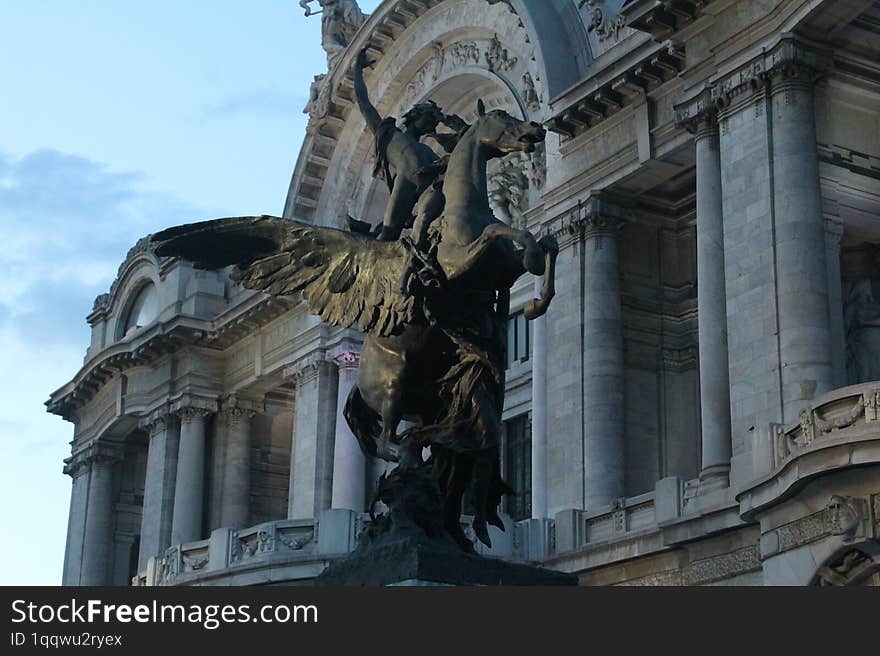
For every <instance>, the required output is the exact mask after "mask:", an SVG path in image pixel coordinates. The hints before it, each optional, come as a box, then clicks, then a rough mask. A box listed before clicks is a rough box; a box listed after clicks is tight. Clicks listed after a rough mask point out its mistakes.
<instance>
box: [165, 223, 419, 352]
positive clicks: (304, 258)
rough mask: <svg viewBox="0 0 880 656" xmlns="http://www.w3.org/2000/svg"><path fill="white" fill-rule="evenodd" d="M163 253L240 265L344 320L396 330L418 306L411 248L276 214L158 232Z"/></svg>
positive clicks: (267, 286)
mask: <svg viewBox="0 0 880 656" xmlns="http://www.w3.org/2000/svg"><path fill="white" fill-rule="evenodd" d="M152 241H153V242H154V243H156V253H157V254H158V255H162V256H179V257H183V258H185V259H187V260H191V261H192V262H193V263H194V264H195V265H196V266H197V267H200V268H208V269H217V268H221V267H224V266H229V265H235V267H234V268H233V270H232V274H231V277H232V279H233V280H236V281H240V282H241V283H242V285H244V286H245V287H247V288H249V289H255V290H259V291H263V292H266V293H267V294H271V295H273V296H287V295H291V294H295V293H297V292H300V291H301V292H303V293H304V295H305V298H306V299H307V300H308V303H309V307H310V309H311V311H312V312H314V313H315V314H317V315H320V317H321V318H322V319H324V320H325V321H327V322H329V323H331V324H334V325H337V326H342V327H350V326H356V327H357V328H358V329H359V330H361V331H363V332H372V333H375V334H378V335H382V336H389V335H392V334H395V333H397V332H399V329H400V328H401V327H402V326H403V325H405V324H407V323H409V322H411V321H412V320H413V319H414V317H415V316H416V315H417V313H419V308H418V307H417V302H416V299H415V298H414V297H412V296H406V295H404V294H403V293H402V292H401V290H400V285H401V280H402V279H403V273H404V270H405V268H406V266H407V262H408V256H407V251H406V249H405V248H404V246H403V245H402V244H401V243H400V242H379V241H375V240H374V239H371V238H369V237H368V236H365V235H359V234H355V233H351V232H344V231H342V230H335V229H333V228H320V227H316V226H313V225H310V224H307V223H302V222H299V221H293V220H288V219H281V218H278V217H274V216H259V217H239V218H231V219H217V220H214V221H205V222H202V223H193V224H189V225H184V226H180V227H177V228H170V229H168V230H164V231H162V232H160V233H157V234H155V235H153V237H152Z"/></svg>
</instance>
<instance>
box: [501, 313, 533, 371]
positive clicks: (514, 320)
mask: <svg viewBox="0 0 880 656" xmlns="http://www.w3.org/2000/svg"><path fill="white" fill-rule="evenodd" d="M530 331H531V328H530V326H529V322H528V321H527V320H526V316H525V314H523V313H522V312H517V313H515V314H512V315H510V319H508V321H507V363H506V368H507V369H510V367H512V366H513V365H514V364H515V363H517V362H528V361H529V351H530V350H531V337H532V336H531V334H530Z"/></svg>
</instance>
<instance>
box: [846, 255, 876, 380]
mask: <svg viewBox="0 0 880 656" xmlns="http://www.w3.org/2000/svg"><path fill="white" fill-rule="evenodd" d="M841 277H842V290H843V318H844V334H845V339H846V373H847V383H848V384H850V385H855V384H858V383H865V382H868V381H872V380H880V246H878V245H877V244H872V243H869V242H862V243H860V244H857V245H854V246H849V247H844V249H843V251H842V253H841Z"/></svg>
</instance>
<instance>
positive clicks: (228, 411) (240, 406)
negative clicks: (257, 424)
mask: <svg viewBox="0 0 880 656" xmlns="http://www.w3.org/2000/svg"><path fill="white" fill-rule="evenodd" d="M263 410H265V407H264V405H263V404H262V403H261V402H259V401H255V400H253V399H248V398H243V397H240V396H238V395H237V394H228V395H226V396H225V397H223V399H222V400H221V401H220V409H219V411H218V414H219V415H220V417H221V418H222V420H223V421H225V422H227V423H235V422H239V421H242V420H245V421H246V420H249V419H250V418H251V417H253V416H254V415H256V414H259V413H260V412H262V411H263Z"/></svg>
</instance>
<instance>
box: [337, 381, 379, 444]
mask: <svg viewBox="0 0 880 656" xmlns="http://www.w3.org/2000/svg"><path fill="white" fill-rule="evenodd" d="M342 415H343V416H344V417H345V421H346V422H348V427H349V428H351V432H352V433H354V436H355V438H357V441H358V446H360V448H361V451H363V453H364V455H366V456H368V457H370V458H375V457H376V450H377V449H376V440H377V439H378V437H379V434H380V433H381V432H382V423H381V420H382V417H381V416H380V415H379V413H378V412H376V411H375V410H373V409H372V408H371V407H370V406H368V405H367V402H366V401H364V397H363V396H361V390H360V388H359V387H358V386H357V385H355V386H354V387H352V388H351V392H350V393H349V395H348V400H347V401H346V402H345V408H344V409H343V411H342Z"/></svg>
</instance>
